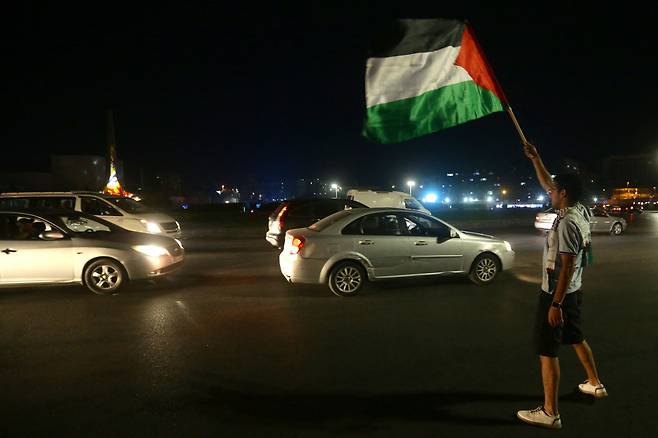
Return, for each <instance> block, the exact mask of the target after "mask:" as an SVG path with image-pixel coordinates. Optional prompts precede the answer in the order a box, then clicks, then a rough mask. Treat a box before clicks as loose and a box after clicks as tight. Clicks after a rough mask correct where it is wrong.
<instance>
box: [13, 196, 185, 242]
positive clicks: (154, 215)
mask: <svg viewBox="0 0 658 438" xmlns="http://www.w3.org/2000/svg"><path fill="white" fill-rule="evenodd" d="M0 209H2V210H8V209H11V210H25V209H31V210H42V211H43V210H74V211H77V212H81V213H88V214H92V215H94V216H96V217H101V218H103V219H105V220H106V221H108V222H112V223H113V224H115V225H117V226H119V227H121V228H124V229H126V230H130V231H136V232H139V233H150V234H162V235H164V236H168V237H172V238H176V239H178V238H180V237H181V234H182V233H181V229H180V224H179V223H178V222H177V221H176V220H175V219H174V218H172V217H170V216H168V215H166V214H163V213H159V212H156V211H153V210H151V209H150V208H149V207H147V206H146V205H144V204H142V203H141V202H137V201H135V200H134V199H131V198H127V197H124V196H111V195H104V194H101V193H96V192H17V193H2V194H0Z"/></svg>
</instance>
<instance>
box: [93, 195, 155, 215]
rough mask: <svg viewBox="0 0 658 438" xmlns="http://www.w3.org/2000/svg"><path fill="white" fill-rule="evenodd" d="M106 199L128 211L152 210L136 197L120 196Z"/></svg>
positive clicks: (142, 211)
mask: <svg viewBox="0 0 658 438" xmlns="http://www.w3.org/2000/svg"><path fill="white" fill-rule="evenodd" d="M104 199H105V200H106V201H108V202H110V203H111V204H114V205H116V206H117V207H119V208H120V209H121V210H123V211H127V212H128V213H149V212H150V211H151V209H150V208H149V207H147V206H146V205H144V204H142V203H141V202H137V201H135V200H134V199H130V198H125V197H118V196H112V197H107V198H104Z"/></svg>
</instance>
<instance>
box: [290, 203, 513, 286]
mask: <svg viewBox="0 0 658 438" xmlns="http://www.w3.org/2000/svg"><path fill="white" fill-rule="evenodd" d="M279 265H280V268H281V273H282V274H283V276H284V277H285V278H286V279H287V280H288V281H289V282H291V283H315V284H328V286H329V288H330V289H331V291H332V292H333V293H334V294H336V295H339V296H352V295H355V294H357V293H358V292H359V291H360V290H361V288H362V287H363V285H364V284H365V282H366V281H367V280H370V281H375V280H381V279H388V278H404V277H420V276H428V275H443V274H467V275H469V277H470V279H471V280H472V281H473V282H475V283H477V284H480V285H485V284H489V283H491V282H492V281H493V280H494V279H495V278H496V276H497V275H498V273H499V272H500V271H503V270H506V269H510V268H511V267H512V266H513V265H514V251H512V247H511V246H510V244H509V242H506V241H504V240H499V239H496V238H494V237H493V236H488V235H486V234H479V233H471V232H468V231H460V230H458V229H456V228H455V227H453V226H451V225H449V224H447V223H445V222H443V221H441V220H440V219H437V218H435V217H433V216H430V215H427V214H424V213H420V212H412V211H409V210H403V209H390V208H367V209H366V208H357V209H352V210H344V211H340V212H338V213H334V214H333V215H331V216H328V217H326V218H324V219H322V220H320V221H318V222H316V223H315V224H313V225H311V226H309V227H308V228H298V229H293V230H289V231H288V232H287V233H286V240H285V244H284V247H283V251H282V252H281V255H280V256H279Z"/></svg>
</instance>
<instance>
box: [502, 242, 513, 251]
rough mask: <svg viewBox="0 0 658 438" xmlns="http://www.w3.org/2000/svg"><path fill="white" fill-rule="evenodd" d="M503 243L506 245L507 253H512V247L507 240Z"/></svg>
mask: <svg viewBox="0 0 658 438" xmlns="http://www.w3.org/2000/svg"><path fill="white" fill-rule="evenodd" d="M503 243H504V244H505V249H506V250H507V252H510V251H512V245H510V244H509V242H508V241H507V240H503Z"/></svg>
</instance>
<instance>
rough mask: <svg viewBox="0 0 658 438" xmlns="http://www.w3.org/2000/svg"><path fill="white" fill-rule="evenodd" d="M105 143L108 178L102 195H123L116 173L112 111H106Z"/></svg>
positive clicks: (115, 147)
mask: <svg viewBox="0 0 658 438" xmlns="http://www.w3.org/2000/svg"><path fill="white" fill-rule="evenodd" d="M106 141H107V152H108V161H109V171H110V172H109V175H110V177H109V179H108V180H107V184H106V185H105V189H103V193H105V194H107V195H124V194H125V192H124V190H123V187H121V183H120V182H119V175H118V173H117V145H116V139H115V137H114V117H113V115H112V110H108V111H107V132H106Z"/></svg>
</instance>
